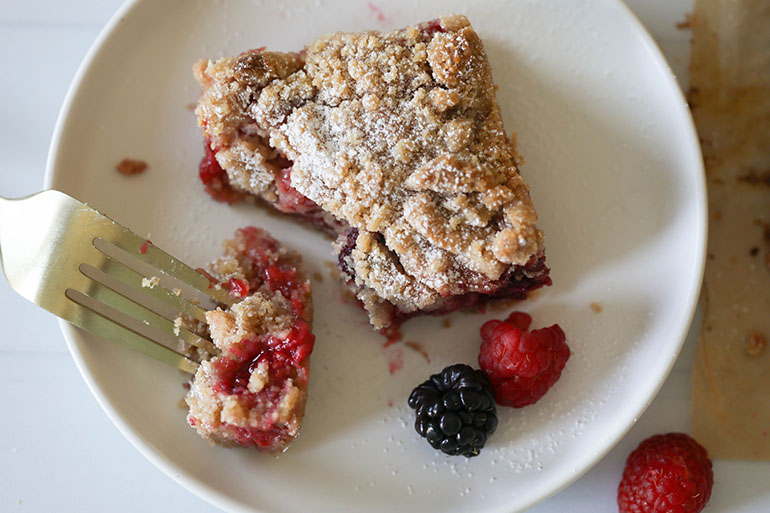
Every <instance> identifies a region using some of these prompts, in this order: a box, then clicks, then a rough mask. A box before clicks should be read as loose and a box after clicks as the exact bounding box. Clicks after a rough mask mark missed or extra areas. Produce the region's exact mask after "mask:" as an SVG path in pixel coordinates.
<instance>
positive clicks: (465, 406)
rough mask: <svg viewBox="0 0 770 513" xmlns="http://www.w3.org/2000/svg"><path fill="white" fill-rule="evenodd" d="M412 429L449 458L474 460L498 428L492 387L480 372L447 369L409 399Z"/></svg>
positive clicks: (458, 367) (460, 366) (463, 367)
mask: <svg viewBox="0 0 770 513" xmlns="http://www.w3.org/2000/svg"><path fill="white" fill-rule="evenodd" d="M409 407H411V408H412V409H414V410H415V412H416V416H417V418H416V420H415V422H414V428H415V430H417V433H419V435H420V436H421V437H423V438H425V439H426V440H428V443H429V444H430V445H431V447H433V448H434V449H439V450H440V451H441V452H443V453H446V454H449V455H450V456H455V455H462V456H466V457H468V458H470V457H472V456H477V455H478V454H479V451H480V450H481V448H482V447H484V444H485V443H486V441H487V437H488V436H489V435H491V434H492V433H494V432H495V429H496V428H497V411H496V410H495V396H494V393H493V392H492V385H491V384H490V382H489V380H488V379H487V377H486V376H485V375H484V373H483V372H481V371H479V370H475V369H473V368H471V367H469V366H468V365H465V364H463V363H458V364H456V365H450V366H449V367H446V368H445V369H444V370H442V371H441V372H440V373H438V374H433V375H432V376H431V377H430V379H428V380H426V381H424V382H423V383H422V384H420V385H418V386H417V387H416V388H415V389H414V390H412V393H411V394H410V395H409Z"/></svg>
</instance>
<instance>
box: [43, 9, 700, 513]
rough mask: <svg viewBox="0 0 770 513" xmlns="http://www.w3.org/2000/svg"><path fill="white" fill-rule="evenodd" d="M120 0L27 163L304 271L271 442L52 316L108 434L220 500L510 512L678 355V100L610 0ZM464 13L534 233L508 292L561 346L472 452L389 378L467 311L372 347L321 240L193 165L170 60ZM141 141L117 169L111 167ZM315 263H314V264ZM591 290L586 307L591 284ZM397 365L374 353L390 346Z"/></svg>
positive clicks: (621, 429)
mask: <svg viewBox="0 0 770 513" xmlns="http://www.w3.org/2000/svg"><path fill="white" fill-rule="evenodd" d="M470 4H471V2H466V1H465V0H441V1H434V2H413V1H411V0H400V1H398V2H390V3H388V4H387V5H382V6H380V7H377V6H376V5H375V4H374V3H368V4H365V3H361V2H356V1H352V0H351V1H347V2H346V1H342V0H338V1H334V0H327V1H309V0H308V1H303V2H299V3H293V4H291V7H287V6H286V5H282V4H281V3H280V2H270V1H263V2H260V1H251V2H249V1H245V0H244V1H228V2H221V1H218V2H211V1H207V0H198V1H194V2H191V1H187V0H170V1H166V2H153V1H150V0H144V1H136V2H129V3H128V4H127V5H126V6H124V8H122V9H121V10H120V12H119V13H118V14H116V16H115V17H114V18H113V20H112V21H111V22H110V24H109V25H108V26H107V28H106V29H105V30H104V32H103V33H102V35H101V36H100V37H99V39H98V41H97V42H96V44H95V45H94V48H93V49H92V50H91V52H90V53H89V55H88V57H87V58H86V60H85V63H84V64H83V66H82V67H81V70H80V71H79V73H78V75H77V77H76V79H75V81H74V83H73V86H72V88H71V90H70V93H69V95H68V97H67V100H66V102H65V105H64V108H63V111H62V115H61V117H60V119H59V124H58V125H57V130H56V132H55V136H54V141H53V144H52V148H51V153H50V157H49V162H48V184H49V185H50V186H52V187H54V188H57V189H61V190H64V191H66V192H68V193H70V194H72V195H74V196H76V197H78V198H80V199H82V200H86V201H88V202H89V203H90V204H91V205H93V206H95V207H97V208H99V209H101V210H102V211H104V212H106V213H109V214H110V215H111V216H112V217H114V218H115V219H117V220H118V221H120V222H122V223H123V224H125V225H127V226H129V227H131V228H132V229H133V230H134V231H136V232H138V233H140V234H151V237H152V240H153V242H154V243H156V244H157V245H159V246H160V247H163V248H165V249H167V250H169V251H170V252H172V253H173V254H176V255H177V256H179V257H180V258H182V259H184V260H186V261H188V262H189V263H191V264H193V265H200V264H202V263H204V262H206V261H207V260H209V259H210V258H212V257H214V256H215V255H216V254H217V253H218V252H219V242H220V241H221V240H222V239H223V238H224V237H226V236H229V235H230V234H231V233H232V232H233V230H234V229H235V228H237V227H239V226H243V225H247V224H259V225H262V226H265V227H267V228H268V229H269V230H270V231H271V232H272V233H273V234H275V235H276V236H277V237H278V238H280V239H281V240H283V241H284V242H285V243H287V244H288V245H289V246H291V247H293V248H296V249H298V250H300V251H301V252H302V253H303V254H304V255H305V259H306V262H307V265H308V267H309V268H310V270H311V273H314V272H317V273H319V274H320V275H323V276H324V279H323V280H322V281H321V280H319V279H315V280H314V283H313V286H314V296H315V302H316V327H317V329H316V333H317V343H316V349H315V353H314V355H313V368H312V377H311V383H310V399H309V403H308V407H307V416H306V419H305V425H304V428H303V432H302V435H301V436H300V438H299V439H298V440H297V442H296V443H295V444H294V445H293V446H292V447H291V448H290V449H289V451H287V452H286V453H284V454H283V455H281V456H280V457H278V458H274V457H271V456H265V455H261V454H259V453H257V452H255V451H251V450H237V449H222V448H216V447H210V446H209V445H208V444H206V443H205V442H203V441H202V440H201V439H199V438H198V436H197V435H196V434H195V433H194V432H193V431H192V430H191V429H190V428H188V427H187V426H186V425H185V422H184V414H185V412H184V411H183V410H182V409H181V408H180V407H179V406H178V403H179V400H180V398H181V397H182V395H183V389H182V381H183V378H182V376H181V375H180V374H179V373H178V372H176V371H175V370H173V369H170V368H168V367H165V366H163V365H162V364H159V363H156V362H154V361H151V360H149V359H147V358H145V357H143V356H140V355H137V354H134V353H131V352H128V351H126V350H124V349H122V348H120V347H117V346H115V345H113V344H110V343H106V342H104V341H100V340H97V339H96V338H94V337H91V336H89V335H87V334H85V333H82V332H80V331H78V330H75V329H73V328H71V327H70V326H68V325H63V326H62V329H63V332H64V335H65V338H66V339H67V342H68V344H69V347H70V349H71V351H72V354H73V357H74V358H75V360H76V362H77V364H78V366H79V368H80V370H81V372H82V374H83V376H84V378H85V379H86V381H87V382H88V384H89V386H90V387H91V389H92V391H93V393H94V394H95V395H96V397H97V398H98V400H99V402H100V403H101V405H102V406H103V407H104V409H105V411H106V412H107V414H108V415H109V416H110V418H111V419H112V420H113V421H114V422H115V424H116V425H117V426H118V428H119V429H120V430H121V432H123V434H124V435H125V436H126V437H127V438H128V439H129V440H131V442H132V443H133V444H134V445H135V446H136V447H137V448H138V449H139V450H140V451H141V452H142V453H143V454H144V455H145V456H146V457H147V458H149V459H150V460H151V461H152V462H153V463H155V464H156V465H157V466H158V467H160V468H161V469H162V470H163V471H164V472H166V473H167V474H168V475H169V476H171V477H172V478H174V479H176V480H177V481H179V482H180V483H181V484H183V485H184V486H186V487H188V488H189V489H190V490H192V491H193V492H195V493H197V494H198V495H200V496H201V497H203V498H204V499H207V500H209V501H211V502H212V503H214V504H216V505H218V506H220V507H222V508H225V509H229V510H233V511H269V512H278V511H282V512H283V511H318V512H321V511H330V512H340V511H359V512H363V511H384V510H393V511H396V510H397V511H401V512H404V513H406V512H409V511H415V512H417V511H419V512H421V513H424V512H428V511H441V512H447V513H448V512H459V511H473V512H481V511H485V512H503V511H505V512H510V511H514V510H516V511H518V510H521V509H524V508H526V507H527V506H530V505H532V504H534V503H535V502H537V501H539V500H542V499H543V498H545V497H547V496H548V495H549V494H552V493H554V492H556V491H557V490H558V489H560V488H561V487H564V486H566V485H567V484H568V483H570V482H571V481H573V480H574V479H576V478H577V477H578V476H579V475H580V474H581V473H583V472H584V471H586V470H587V469H588V468H589V467H590V466H591V465H593V464H594V463H595V462H596V461H597V460H598V459H599V458H601V456H602V455H603V454H605V453H606V452H607V451H608V450H609V449H610V447H612V445H613V444H614V443H615V442H617V441H618V439H619V438H620V437H621V436H622V435H623V433H625V432H626V430H627V429H628V428H629V427H630V426H631V425H632V423H633V422H634V420H635V419H636V418H637V417H638V416H639V415H640V414H641V412H642V411H643V409H644V408H645V407H646V405H647V404H648V403H649V402H650V400H651V399H652V397H653V396H654V394H655V392H656V391H657V389H658V387H659V386H660V384H661V383H662V381H663V379H664V378H665V376H666V374H667V373H668V371H669V369H670V368H671V366H672V364H673V362H674V359H675V358H676V355H677V353H678V350H679V348H680V345H681V342H682V340H683V338H684V335H685V332H686V329H687V327H688V325H689V322H690V319H691V317H692V313H693V309H694V304H695V300H696V297H697V293H698V289H699V284H700V279H701V273H702V269H703V255H704V243H705V235H704V233H705V210H704V199H705V192H704V184H703V175H702V172H703V171H702V166H701V160H700V153H699V148H698V144H697V139H696V137H695V132H694V129H693V126H692V122H691V119H690V116H689V112H688V110H687V106H686V104H685V102H684V99H683V97H682V95H681V93H680V91H679V89H678V87H677V85H676V83H675V81H674V79H673V76H672V74H671V72H670V70H669V69H668V67H667V66H666V64H665V62H664V60H663V58H662V57H661V55H660V53H659V52H658V50H657V48H656V47H655V45H654V44H653V43H652V41H651V39H650V37H649V36H648V35H647V33H646V32H645V31H644V30H643V28H642V27H641V25H640V24H639V23H638V22H637V21H636V19H635V18H633V16H632V15H631V14H630V13H629V11H628V10H627V9H626V8H625V7H624V6H623V5H622V4H621V3H620V2H617V1H613V0H602V1H597V0H583V1H575V0H561V1H560V0H549V1H546V0H541V1H529V0H517V1H512V2H504V1H493V0H488V1H483V2H473V3H472V5H470ZM453 11H454V12H463V13H465V14H467V15H468V16H469V17H470V19H471V21H472V23H473V24H474V26H475V28H476V30H477V31H478V32H479V33H480V35H481V37H482V38H483V40H484V42H485V45H486V49H487V52H488V55H489V59H490V61H491V63H492V69H493V71H494V77H495V81H496V82H497V84H498V85H499V87H500V89H499V91H498V99H499V102H500V104H501V106H502V109H503V117H504V120H505V124H506V127H507V129H508V130H509V131H510V132H517V133H518V134H519V148H520V151H521V153H522V154H523V155H524V157H525V159H526V161H527V163H526V165H525V166H524V168H523V170H522V173H523V175H524V177H525V179H526V180H527V181H528V183H529V184H530V185H531V187H532V195H533V198H534V201H535V205H536V206H537V208H538V211H539V213H540V218H541V223H540V225H541V227H542V228H543V229H544V230H545V232H546V234H547V255H548V263H549V264H550V266H551V268H552V270H553V271H552V277H553V280H554V285H553V286H552V287H550V288H549V289H547V290H544V291H543V292H542V293H541V294H540V295H539V296H538V297H537V298H535V299H532V300H530V301H527V302H525V303H522V304H521V306H520V308H521V309H524V310H527V311H529V312H531V313H532V314H533V317H534V322H535V324H536V325H547V324H551V323H554V322H558V323H560V324H561V326H562V327H563V328H564V330H565V331H566V333H567V335H568V341H569V345H570V347H571V348H572V351H573V356H572V358H571V359H570V361H569V362H568V364H567V368H566V370H565V372H564V374H563V376H562V378H561V380H560V381H559V382H558V383H557V385H556V386H555V387H554V389H552V390H551V391H550V392H549V393H548V395H546V397H545V398H544V399H543V400H541V401H540V402H539V403H537V404H536V405H534V406H530V407H527V408H525V409H522V410H516V411H514V410H511V409H503V411H501V412H500V426H499V429H498V431H497V433H495V435H494V436H492V437H491V439H490V441H489V443H488V446H487V448H485V449H484V451H483V452H482V453H481V455H480V456H479V457H477V458H473V459H469V460H466V459H464V458H448V457H444V456H443V455H440V454H437V453H436V452H434V451H433V450H432V449H431V448H430V447H429V446H428V445H427V443H425V442H424V441H422V440H420V439H419V438H418V436H417V435H416V433H415V432H414V430H413V428H412V423H413V420H412V415H411V412H410V410H408V408H407V407H406V404H405V402H406V397H407V396H408V394H409V391H410V390H411V388H412V387H413V386H414V385H416V384H417V383H418V382H420V381H422V380H423V379H425V378H426V377H427V376H428V375H429V374H430V373H431V372H436V371H438V370H440V369H441V368H442V367H443V366H444V365H446V364H450V363H455V362H467V363H471V364H474V363H475V361H476V358H477V352H478V345H479V336H478V328H479V326H480V325H481V324H482V322H483V321H484V320H485V319H487V318H491V317H493V316H494V315H498V316H500V315H501V313H497V314H495V313H490V314H489V315H487V316H481V315H471V314H456V315H453V316H451V322H452V325H451V328H445V327H443V326H442V322H441V320H440V319H434V318H425V319H419V320H414V321H411V322H409V323H408V324H407V325H406V327H405V338H406V339H407V340H412V341H419V342H420V343H421V344H423V346H424V347H425V349H426V351H427V353H428V355H429V356H430V363H428V362H426V360H425V359H424V358H423V356H421V355H420V354H418V353H417V352H415V351H413V350H411V349H410V348H408V347H406V346H405V345H403V344H396V345H393V346H391V347H388V348H384V347H383V346H382V339H381V338H380V337H379V335H376V334H374V333H373V332H371V331H370V330H369V328H368V326H367V323H366V320H365V318H364V315H363V313H362V312H361V311H360V310H359V309H358V308H357V307H355V306H353V305H351V304H348V303H346V302H344V301H343V300H342V299H341V297H340V294H339V290H338V288H337V285H336V284H335V283H334V282H333V280H332V279H330V278H329V273H328V268H327V265H326V262H329V261H331V260H332V259H331V256H330V249H329V243H328V241H327V240H325V239H324V238H323V237H321V236H320V235H317V234H315V233H312V232H310V231H308V230H306V229H304V228H302V227H300V226H298V225H296V224H294V223H292V222H290V221H287V220H285V219H283V218H278V217H276V216H274V215H270V214H268V213H267V212H266V211H265V210H262V209H258V208H255V207H250V206H247V205H242V206H238V207H235V208H229V207H227V206H225V205H222V204H218V203H214V202H213V201H212V200H211V199H210V198H209V197H208V196H207V195H206V194H205V193H204V192H203V189H202V187H201V185H200V184H199V183H198V180H197V177H196V174H197V163H198V160H199V159H200V157H201V153H202V145H201V135H200V132H199V129H198V128H197V127H196V126H195V119H194V116H193V114H192V113H191V112H190V111H189V109H188V105H189V104H191V103H193V102H195V101H196V99H197V96H198V92H199V91H198V86H197V84H196V83H195V81H194V80H193V78H192V74H191V70H190V68H191V65H192V63H193V62H194V61H195V60H196V59H198V58H201V57H204V56H205V57H218V56H223V55H227V54H232V53H237V52H240V51H242V50H244V49H247V48H252V47H256V46H262V45H266V46H268V47H270V48H273V49H284V50H290V49H298V48H301V47H302V46H303V45H304V44H306V43H308V42H310V41H311V40H313V39H314V38H315V37H316V36H318V35H320V34H322V33H324V32H329V31H335V30H346V31H349V30H361V29H366V28H393V27H399V26H403V25H407V24H410V23H414V22H418V21H421V20H427V19H431V18H434V17H436V16H438V15H440V14H442V13H450V12H453ZM124 157H133V158H139V159H143V160H146V161H147V162H148V163H149V165H150V168H149V170H148V171H147V172H146V173H145V174H143V175H139V176H134V177H124V176H121V175H119V174H118V173H116V172H115V171H114V166H115V164H116V163H117V162H118V161H120V160H121V159H123V158H124ZM319 274H316V276H318V275H319ZM593 302H597V303H600V304H601V305H602V307H603V311H602V312H601V313H595V312H594V311H593V310H592V309H591V308H590V306H589V305H590V304H591V303H593ZM399 362H403V367H402V368H401V369H400V370H396V371H395V372H394V373H393V374H391V373H390V372H389V364H394V365H396V366H397V364H398V363H399Z"/></svg>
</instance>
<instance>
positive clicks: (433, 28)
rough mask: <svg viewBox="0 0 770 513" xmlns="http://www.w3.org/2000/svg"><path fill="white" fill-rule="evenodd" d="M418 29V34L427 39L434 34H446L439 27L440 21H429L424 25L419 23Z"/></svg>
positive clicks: (442, 28)
mask: <svg viewBox="0 0 770 513" xmlns="http://www.w3.org/2000/svg"><path fill="white" fill-rule="evenodd" d="M418 28H419V29H420V32H422V33H423V34H425V35H426V36H428V37H430V36H432V35H433V34H435V33H436V32H446V30H444V27H442V26H441V20H430V21H426V22H425V23H420V25H418Z"/></svg>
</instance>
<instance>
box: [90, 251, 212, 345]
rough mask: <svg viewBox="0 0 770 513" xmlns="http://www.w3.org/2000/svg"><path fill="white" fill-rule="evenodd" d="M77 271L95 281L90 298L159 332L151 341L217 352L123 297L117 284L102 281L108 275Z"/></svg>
mask: <svg viewBox="0 0 770 513" xmlns="http://www.w3.org/2000/svg"><path fill="white" fill-rule="evenodd" d="M80 272H82V273H83V274H84V275H86V276H88V277H89V278H91V279H92V280H94V282H93V284H92V285H91V287H89V291H88V296H90V298H92V299H94V300H96V301H99V302H101V303H102V304H104V305H105V306H106V307H109V308H111V309H113V310H115V311H116V312H119V313H120V314H121V315H126V317H129V318H133V319H134V320H135V321H137V322H141V323H143V324H144V325H146V326H149V327H151V328H154V329H156V330H158V331H159V332H160V333H157V334H154V335H155V336H154V337H152V338H153V339H155V340H158V338H163V339H165V341H164V342H165V345H167V346H173V345H176V343H177V339H179V340H182V341H184V342H186V343H188V344H191V345H193V346H195V347H199V348H201V349H203V350H204V351H206V352H208V353H210V354H214V353H218V352H219V351H218V350H217V348H216V346H214V344H212V343H211V341H210V340H207V339H205V338H203V337H201V336H200V335H197V334H195V333H193V332H191V331H189V330H187V329H186V328H182V327H181V326H177V325H175V324H174V323H173V322H172V321H169V320H168V319H166V318H165V317H162V316H160V315H158V314H157V313H155V312H153V311H152V310H149V309H148V308H146V307H145V306H144V305H143V304H141V303H139V302H138V301H136V300H135V299H134V298H131V297H129V296H127V295H124V294H123V291H121V290H119V289H120V287H116V284H115V283H114V282H113V281H111V280H109V279H108V280H106V281H108V282H109V283H104V282H102V281H101V280H102V279H104V278H105V277H106V278H110V277H109V275H106V274H105V273H103V272H101V271H99V270H98V269H96V268H94V267H92V266H89V265H81V266H80ZM113 287H115V288H113ZM111 318H112V317H111ZM113 320H114V318H113Z"/></svg>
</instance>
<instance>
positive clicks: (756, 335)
mask: <svg viewBox="0 0 770 513" xmlns="http://www.w3.org/2000/svg"><path fill="white" fill-rule="evenodd" d="M766 348H767V337H766V336H765V334H764V333H762V332H761V331H753V332H752V333H751V334H750V335H749V336H748V337H746V352H747V353H749V356H752V357H755V358H756V357H757V356H760V355H761V354H762V353H764V352H765V349H766Z"/></svg>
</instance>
